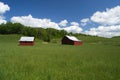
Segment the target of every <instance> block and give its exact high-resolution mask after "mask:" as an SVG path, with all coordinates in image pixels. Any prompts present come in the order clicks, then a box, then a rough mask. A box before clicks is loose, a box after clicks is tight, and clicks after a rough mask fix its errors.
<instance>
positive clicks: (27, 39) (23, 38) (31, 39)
mask: <svg viewBox="0 0 120 80" xmlns="http://www.w3.org/2000/svg"><path fill="white" fill-rule="evenodd" d="M19 41H34V37H21V38H20V40H19Z"/></svg>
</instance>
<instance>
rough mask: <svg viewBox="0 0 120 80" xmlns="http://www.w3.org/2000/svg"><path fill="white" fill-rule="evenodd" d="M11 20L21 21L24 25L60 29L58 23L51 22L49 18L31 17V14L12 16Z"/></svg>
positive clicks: (14, 21)
mask: <svg viewBox="0 0 120 80" xmlns="http://www.w3.org/2000/svg"><path fill="white" fill-rule="evenodd" d="M11 22H13V23H21V24H23V25H25V26H30V27H42V28H54V29H58V30H59V29H60V27H59V26H58V24H57V23H55V22H52V21H51V20H50V19H38V18H33V17H32V15H28V16H15V17H12V18H11Z"/></svg>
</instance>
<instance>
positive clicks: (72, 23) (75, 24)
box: [70, 22, 79, 26]
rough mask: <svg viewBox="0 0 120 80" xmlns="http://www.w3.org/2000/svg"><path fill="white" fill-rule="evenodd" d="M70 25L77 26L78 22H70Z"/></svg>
mask: <svg viewBox="0 0 120 80" xmlns="http://www.w3.org/2000/svg"><path fill="white" fill-rule="evenodd" d="M70 24H71V25H72V26H79V23H77V22H71V23H70Z"/></svg>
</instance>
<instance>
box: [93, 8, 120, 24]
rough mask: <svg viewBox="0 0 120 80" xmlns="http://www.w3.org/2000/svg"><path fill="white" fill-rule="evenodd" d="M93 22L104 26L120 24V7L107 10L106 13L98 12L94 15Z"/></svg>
mask: <svg viewBox="0 0 120 80" xmlns="http://www.w3.org/2000/svg"><path fill="white" fill-rule="evenodd" d="M91 20H92V21H93V22H96V23H99V24H102V25H117V24H120V6H116V7H114V8H111V9H106V11H103V12H100V11H97V12H96V13H94V14H93V16H92V17H91Z"/></svg>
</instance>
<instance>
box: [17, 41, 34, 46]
mask: <svg viewBox="0 0 120 80" xmlns="http://www.w3.org/2000/svg"><path fill="white" fill-rule="evenodd" d="M19 45H21V46H27V45H29V46H33V45H34V41H29V42H28V41H20V42H19Z"/></svg>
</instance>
